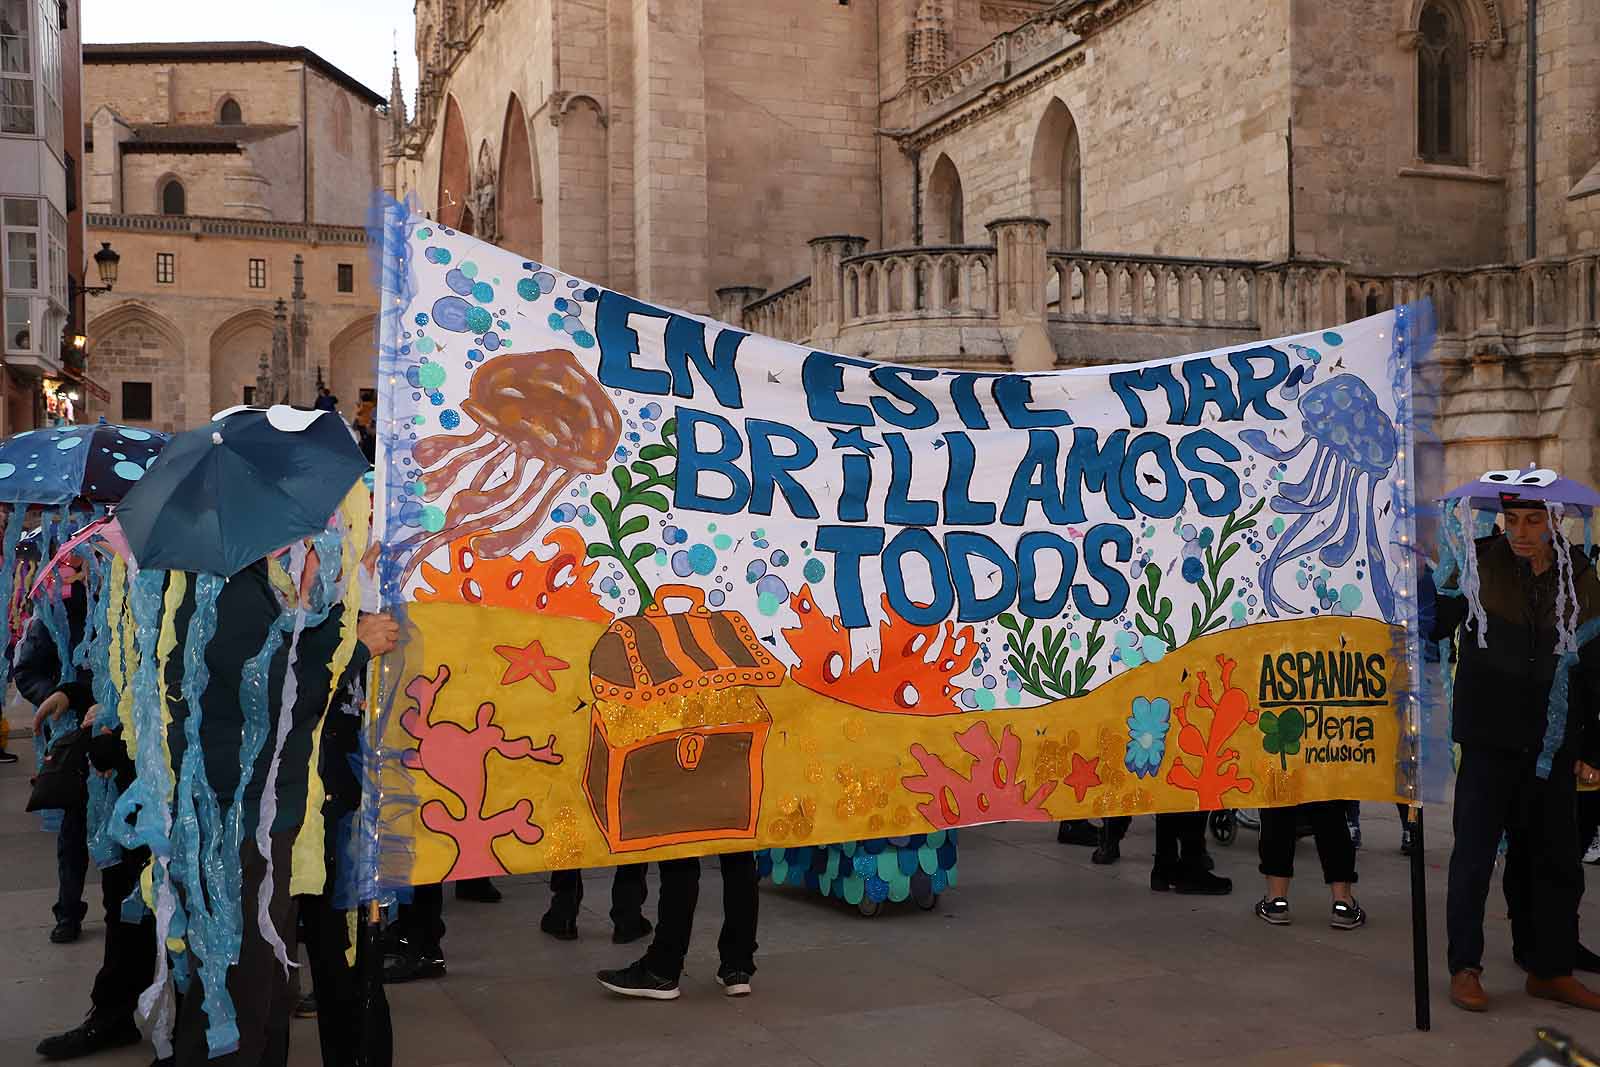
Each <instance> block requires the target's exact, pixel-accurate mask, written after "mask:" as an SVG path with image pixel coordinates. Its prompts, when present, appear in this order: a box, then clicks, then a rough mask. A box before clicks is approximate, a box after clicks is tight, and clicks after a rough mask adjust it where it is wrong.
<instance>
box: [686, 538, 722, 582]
mask: <svg viewBox="0 0 1600 1067" xmlns="http://www.w3.org/2000/svg"><path fill="white" fill-rule="evenodd" d="M689 566H691V567H692V568H694V572H695V573H696V574H702V575H703V574H710V573H711V572H712V571H714V570H716V569H717V554H716V552H715V551H714V550H713V549H712V548H711V546H710V545H693V546H691V547H690V549H689Z"/></svg>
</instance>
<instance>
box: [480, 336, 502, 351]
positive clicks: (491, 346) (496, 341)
mask: <svg viewBox="0 0 1600 1067" xmlns="http://www.w3.org/2000/svg"><path fill="white" fill-rule="evenodd" d="M483 347H484V348H487V349H488V350H489V351H491V352H493V351H495V350H496V349H498V348H499V347H500V335H499V334H495V333H486V334H484V335H483Z"/></svg>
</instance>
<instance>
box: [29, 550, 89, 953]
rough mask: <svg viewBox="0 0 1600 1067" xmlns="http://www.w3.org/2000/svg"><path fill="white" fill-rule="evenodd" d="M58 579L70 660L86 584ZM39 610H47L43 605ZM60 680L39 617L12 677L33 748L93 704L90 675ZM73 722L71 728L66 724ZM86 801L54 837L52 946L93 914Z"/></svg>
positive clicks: (74, 934)
mask: <svg viewBox="0 0 1600 1067" xmlns="http://www.w3.org/2000/svg"><path fill="white" fill-rule="evenodd" d="M60 574H61V581H63V582H65V583H66V585H65V586H64V588H63V591H62V601H63V604H64V607H65V616H66V622H67V631H68V632H67V635H66V640H67V651H68V654H69V655H70V654H71V651H72V650H73V649H75V648H77V647H78V642H79V641H81V640H82V639H83V621H84V614H85V611H86V601H85V597H84V594H83V584H82V583H81V582H79V581H78V580H77V572H76V571H73V570H70V569H68V568H63V569H62V571H61V572H60ZM47 595H48V594H47ZM40 610H43V607H42V605H41V606H40ZM62 674H63V670H62V664H61V655H60V653H59V651H58V650H57V648H56V641H55V637H54V636H53V635H52V634H51V633H50V628H49V627H48V626H46V625H45V623H44V620H43V619H42V618H41V617H39V616H38V615H35V617H34V618H33V620H32V621H31V622H29V623H28V629H27V631H26V632H25V633H24V634H23V637H22V642H21V644H20V645H19V647H18V649H17V659H16V666H15V668H14V669H13V671H12V675H11V677H12V680H13V681H14V682H16V685H17V692H18V693H20V694H22V699H24V700H26V701H27V702H28V703H30V704H32V705H33V706H34V708H35V709H36V710H35V712H34V717H33V736H34V739H35V741H34V743H35V744H42V743H43V738H44V736H45V734H44V733H43V726H44V723H45V720H46V719H49V720H53V721H55V722H59V723H63V724H65V727H64V728H68V729H70V727H71V725H72V724H75V723H76V721H77V720H78V719H80V718H82V717H83V713H84V712H85V711H87V710H88V708H89V705H91V704H93V703H94V696H93V693H92V692H91V690H90V688H89V685H88V676H87V674H86V673H84V672H79V674H78V676H77V677H76V678H74V680H73V681H71V682H66V681H63V679H62ZM69 716H70V717H71V720H72V721H71V723H67V719H68V717H69ZM87 799H88V795H87V792H85V794H84V797H83V801H82V802H80V803H78V804H77V805H74V806H73V807H70V808H65V809H63V810H62V813H61V826H60V828H59V829H58V830H57V831H56V884H57V889H56V903H55V906H54V908H53V909H52V910H53V911H54V912H55V918H56V922H55V926H54V927H53V928H52V929H51V931H50V940H51V941H52V942H54V943H55V944H58V945H65V944H69V943H71V942H73V941H76V940H78V937H79V935H80V933H81V932H82V929H83V918H84V916H85V915H87V914H88V912H89V906H88V904H86V903H84V899H83V884H84V881H85V879H86V878H87V877H88V872H89V838H88V829H87V826H86V825H85V822H84V808H85V804H86V802H87Z"/></svg>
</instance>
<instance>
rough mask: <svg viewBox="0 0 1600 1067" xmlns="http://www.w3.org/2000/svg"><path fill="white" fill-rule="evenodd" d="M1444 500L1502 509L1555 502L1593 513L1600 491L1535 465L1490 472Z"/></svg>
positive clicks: (1455, 490)
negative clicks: (1520, 468)
mask: <svg viewBox="0 0 1600 1067" xmlns="http://www.w3.org/2000/svg"><path fill="white" fill-rule="evenodd" d="M1442 499H1445V500H1466V501H1468V502H1469V503H1470V505H1471V506H1472V508H1473V509H1474V510H1477V511H1499V510H1501V509H1502V508H1503V507H1505V506H1506V505H1507V504H1508V503H1509V504H1517V503H1525V504H1555V505H1560V506H1561V507H1562V508H1563V509H1566V510H1569V511H1576V512H1577V513H1579V514H1581V515H1589V514H1591V513H1592V512H1593V511H1594V509H1595V508H1596V507H1600V493H1597V492H1595V491H1594V490H1593V489H1591V488H1590V487H1589V486H1587V485H1584V484H1583V483H1582V482H1579V481H1574V480H1573V479H1571V478H1564V477H1562V476H1561V475H1559V474H1557V473H1556V472H1555V471H1553V470H1549V469H1548V468H1544V467H1535V466H1532V465H1531V464H1530V465H1529V466H1528V467H1526V468H1524V469H1522V470H1495V471H1486V472H1484V473H1483V474H1482V475H1480V476H1479V477H1478V478H1476V479H1474V480H1472V481H1470V482H1467V483H1466V484H1464V485H1459V486H1457V487H1456V488H1454V489H1452V490H1450V491H1449V492H1448V493H1446V494H1444V497H1443V498H1442Z"/></svg>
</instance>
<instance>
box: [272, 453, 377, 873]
mask: <svg viewBox="0 0 1600 1067" xmlns="http://www.w3.org/2000/svg"><path fill="white" fill-rule="evenodd" d="M371 513H372V503H371V500H370V499H369V498H368V494H367V487H366V485H364V484H363V483H361V482H357V483H356V484H355V485H354V486H353V487H352V488H351V490H350V492H348V493H346V494H345V498H344V502H343V503H341V504H340V505H339V517H340V519H341V520H342V524H343V529H344V537H343V538H342V539H341V541H340V555H341V559H340V565H341V567H342V568H343V570H342V573H343V574H344V575H345V578H346V581H345V584H344V612H343V614H342V615H341V616H340V620H339V644H338V645H337V647H335V648H334V650H333V659H332V660H330V661H329V663H328V672H329V679H330V681H329V687H328V703H327V705H326V706H325V707H324V708H323V709H322V713H323V715H327V714H328V713H329V710H330V709H331V708H332V707H333V698H334V695H335V693H336V687H337V686H338V684H339V679H340V678H341V677H342V676H343V675H344V671H345V668H346V667H348V666H349V665H350V659H351V657H352V656H353V655H355V650H356V620H357V618H358V617H359V615H360V612H361V553H362V551H363V550H364V549H365V547H366V544H367V521H368V517H369V516H370V515H371ZM323 566H327V563H326V562H324V563H323ZM284 711H285V714H287V712H288V709H287V708H286V709H284ZM321 767H322V730H321V729H320V727H319V728H318V729H317V730H315V731H314V732H313V733H312V735H311V772H310V773H309V774H308V775H306V805H305V819H304V820H303V821H302V822H301V824H300V830H299V832H298V833H296V834H295V838H294V852H293V866H292V867H291V872H292V873H291V874H290V876H289V891H290V892H291V893H293V894H294V895H296V896H300V895H316V894H319V893H321V892H322V891H323V889H324V887H325V886H326V885H327V875H328V863H327V857H326V854H325V851H324V841H325V834H326V828H325V826H324V822H323V818H322V804H323V799H324V798H325V797H326V796H327V794H328V788H327V786H326V784H324V782H323V780H322V771H321Z"/></svg>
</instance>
